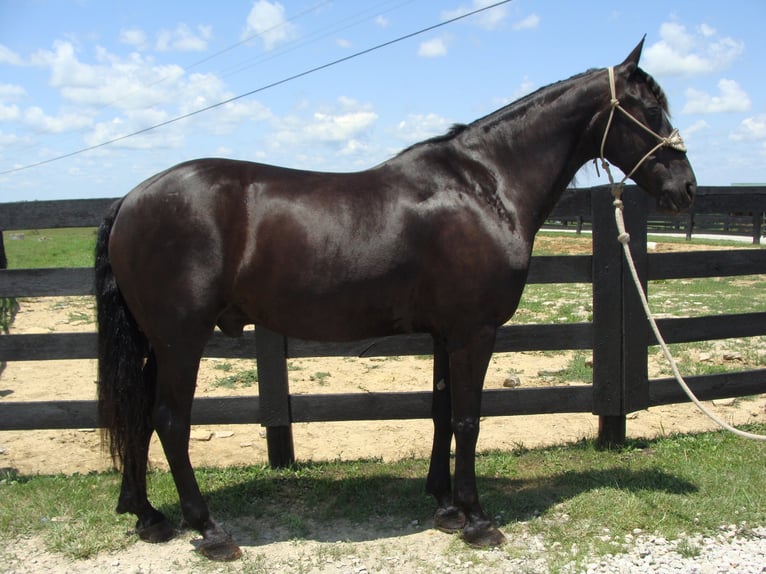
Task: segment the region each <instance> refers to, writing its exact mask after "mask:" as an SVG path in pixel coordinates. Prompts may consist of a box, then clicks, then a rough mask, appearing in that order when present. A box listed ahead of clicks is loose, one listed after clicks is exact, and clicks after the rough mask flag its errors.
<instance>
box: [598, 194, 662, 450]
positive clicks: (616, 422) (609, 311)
mask: <svg viewBox="0 0 766 574" xmlns="http://www.w3.org/2000/svg"><path fill="white" fill-rule="evenodd" d="M622 200H623V203H624V205H625V210H624V212H623V214H624V218H625V226H626V229H627V231H628V232H629V233H630V235H631V241H630V247H631V252H632V254H633V259H634V261H635V263H636V269H637V271H638V274H639V277H640V278H641V281H642V284H643V287H644V289H646V265H647V254H646V221H647V211H648V198H647V195H646V194H645V193H644V192H643V191H642V190H641V189H639V188H635V187H631V188H630V189H629V190H627V191H626V193H625V194H623V197H622ZM591 205H592V211H593V332H594V335H593V336H594V341H593V413H594V414H597V415H599V435H598V442H599V444H600V445H602V446H605V447H614V446H619V445H621V444H624V442H625V438H626V414H627V413H629V412H633V411H636V410H640V409H644V408H646V407H648V406H649V377H648V372H647V344H648V337H649V333H648V325H647V321H646V317H645V316H644V312H643V307H642V305H641V299H640V297H639V295H638V293H637V292H636V288H635V285H633V280H632V278H631V276H630V270H629V269H628V266H627V263H626V262H625V260H624V258H623V253H622V246H621V245H620V244H619V242H618V241H617V226H616V224H615V222H614V207H613V205H612V197H611V195H609V194H608V190H604V189H603V188H600V189H596V190H594V197H593V200H592V202H591Z"/></svg>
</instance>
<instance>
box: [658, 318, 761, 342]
mask: <svg viewBox="0 0 766 574" xmlns="http://www.w3.org/2000/svg"><path fill="white" fill-rule="evenodd" d="M657 327H659V329H660V333H661V334H662V337H663V339H665V342H666V343H692V342H697V341H710V340H715V339H731V338H733V337H758V336H760V335H766V311H763V312H758V313H746V314H741V315H706V316H704V317H683V318H674V319H657ZM648 336H649V338H650V339H649V344H650V345H658V344H659V343H658V342H657V340H656V339H655V337H654V333H653V332H651V331H649V332H648Z"/></svg>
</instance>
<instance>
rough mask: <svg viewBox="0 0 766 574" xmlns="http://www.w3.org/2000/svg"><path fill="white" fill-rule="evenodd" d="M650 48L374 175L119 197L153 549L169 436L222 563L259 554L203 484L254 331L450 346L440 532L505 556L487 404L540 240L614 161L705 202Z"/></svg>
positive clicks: (124, 340)
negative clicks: (214, 416) (234, 351)
mask: <svg viewBox="0 0 766 574" xmlns="http://www.w3.org/2000/svg"><path fill="white" fill-rule="evenodd" d="M642 45H643V41H642V42H641V43H640V44H639V45H638V46H637V47H636V48H635V49H634V50H633V52H632V53H631V54H630V56H628V58H627V59H626V60H625V61H624V62H623V63H622V64H620V65H619V66H616V67H614V68H610V69H603V68H602V69H597V70H591V71H588V72H585V73H583V74H580V75H578V76H575V77H572V78H570V79H568V80H565V81H562V82H558V83H556V84H553V85H550V86H548V87H545V88H543V89H540V90H538V91H537V92H535V93H533V94H531V95H529V96H526V97H524V98H523V99H521V100H519V101H517V102H515V103H513V104H510V105H508V106H506V107H504V108H502V109H500V110H497V111H496V112H494V113H492V114H490V115H488V116H486V117H484V118H482V119H479V120H477V121H475V122H473V123H472V124H469V125H461V126H456V127H454V128H453V129H452V130H451V131H450V132H449V133H448V134H446V135H444V136H441V137H437V138H433V139H430V140H427V141H424V142H422V143H420V144H417V145H414V146H412V147H410V148H408V149H406V150H405V151H403V152H401V153H400V154H399V155H397V156H395V157H393V158H392V159H390V160H388V161H386V162H384V163H382V164H380V165H378V166H376V167H373V168H372V169H369V170H367V171H362V172H358V173H343V174H341V173H317V172H308V171H298V170H292V169H285V168H281V167H274V166H270V165H262V164H257V163H250V162H244V161H233V160H227V159H199V160H194V161H190V162H187V163H183V164H181V165H178V166H176V167H172V168H170V169H168V170H167V171H164V172H162V173H160V174H157V175H155V176H154V177H152V178H150V179H148V180H147V181H145V182H143V183H142V184H140V185H139V186H138V187H136V188H135V189H134V190H133V191H131V192H130V193H129V194H128V195H127V196H125V197H124V198H123V199H122V200H121V201H119V202H118V203H117V204H116V205H115V207H114V208H113V209H112V211H111V212H110V213H109V214H108V215H107V217H106V218H105V220H104V222H103V224H102V226H101V228H100V231H99V237H98V246H97V248H96V296H97V303H98V305H97V306H98V326H99V374H98V393H99V412H100V417H101V423H102V425H103V427H104V428H105V429H106V430H105V432H106V433H107V434H108V437H109V445H110V448H111V452H112V455H113V457H114V459H115V461H116V462H117V463H119V464H121V467H122V471H123V481H122V489H121V492H120V497H119V503H118V506H117V511H118V512H121V513H122V512H132V513H133V514H135V515H136V516H137V517H138V522H137V525H136V528H137V531H138V535H139V536H140V537H141V538H142V539H143V540H147V541H150V542H160V541H164V540H167V539H169V538H171V537H172V536H173V535H174V529H173V528H172V527H171V526H170V525H169V524H168V522H167V520H166V519H165V517H164V516H163V515H162V514H161V513H160V512H159V511H157V510H156V509H154V508H153V507H152V506H151V504H150V503H149V501H148V499H147V493H146V464H147V451H148V446H149V439H150V436H151V434H152V432H154V431H156V432H157V434H158V435H159V438H160V440H161V442H162V446H163V448H164V451H165V455H166V457H167V459H168V462H169V463H170V468H171V471H172V473H173V478H174V480H175V484H176V487H177V489H178V494H179V497H180V501H181V507H182V510H183V517H184V521H185V523H186V524H187V525H188V526H190V527H193V528H195V529H196V530H198V531H199V532H200V533H201V534H202V536H203V541H202V543H201V548H200V549H201V551H202V552H203V554H205V555H207V556H208V557H210V558H212V559H218V560H229V559H234V558H237V557H238V556H239V555H240V550H239V548H238V547H237V545H236V544H235V543H234V542H233V541H232V539H231V537H230V536H229V535H228V534H227V533H226V532H225V531H224V530H223V529H222V528H221V527H220V526H218V525H217V524H216V523H215V522H214V521H213V519H212V518H211V516H210V514H209V512H208V507H207V505H206V503H205V501H204V500H203V497H202V494H201V493H200V490H199V487H198V486H197V482H196V479H195V477H194V471H193V469H192V466H191V463H190V461H189V456H188V443H189V425H190V414H191V408H192V399H193V396H194V388H195V381H196V376H197V370H198V366H199V362H200V357H201V356H202V352H203V349H204V348H205V344H206V342H207V341H208V339H209V337H210V336H211V333H212V332H213V329H214V328H215V326H216V325H217V326H218V327H219V328H220V329H221V330H222V331H223V332H224V333H226V334H228V335H231V336H239V335H241V334H242V329H243V326H244V325H246V324H256V325H263V326H264V327H267V328H268V329H271V330H274V331H277V332H279V333H283V334H285V335H288V336H292V337H299V338H302V339H313V340H318V341H344V340H353V339H361V338H367V337H377V336H383V335H390V334H394V333H411V332H421V333H430V334H431V335H432V337H433V341H434V377H433V382H434V390H433V421H434V428H435V431H434V440H433V451H432V454H431V465H430V469H429V472H428V478H427V482H426V489H427V491H428V492H429V493H430V494H432V495H433V496H434V497H435V498H436V503H437V510H436V515H435V523H436V526H437V527H438V528H439V529H441V530H445V531H448V532H457V531H460V532H462V536H463V538H464V539H465V540H466V541H467V542H468V543H470V544H474V545H497V544H500V543H502V542H503V540H504V537H503V534H502V533H501V532H500V531H499V530H498V529H497V528H496V527H495V526H494V525H493V524H492V521H491V520H490V518H489V517H488V516H487V514H485V512H484V511H483V510H482V507H481V505H480V504H479V496H478V493H477V489H476V477H475V471H474V459H475V449H476V441H477V438H478V435H479V409H480V403H481V394H482V386H483V382H484V375H485V372H486V369H487V365H488V362H489V360H490V356H491V354H492V349H493V345H494V341H495V332H496V329H497V327H498V326H500V325H502V324H503V323H505V322H506V321H507V320H508V319H509V318H510V317H511V316H512V315H513V313H514V311H515V310H516V307H517V305H518V303H519V299H520V297H521V293H522V290H523V289H524V283H525V281H526V277H527V269H528V266H529V260H530V254H531V252H532V244H533V241H534V237H535V233H536V232H537V231H538V229H539V228H540V226H541V225H542V223H543V221H544V220H545V219H546V216H547V215H548V214H549V213H550V211H551V210H552V209H553V206H554V205H555V204H556V202H557V201H558V199H559V197H560V196H561V194H562V192H563V191H564V189H565V188H566V186H567V184H568V183H569V182H570V181H571V180H572V178H573V177H574V175H575V173H576V171H577V170H578V168H580V166H582V165H583V164H584V163H585V162H587V161H589V160H591V159H594V158H596V157H599V156H604V157H605V158H606V159H608V160H609V161H611V162H613V163H614V164H615V165H617V166H619V167H620V168H621V169H622V170H623V171H624V172H625V173H629V172H631V169H632V168H634V166H636V165H637V164H640V165H638V167H637V168H636V169H635V170H634V171H632V178H633V179H634V180H635V181H636V183H638V185H640V186H641V187H642V188H643V189H644V190H646V191H647V192H648V193H650V194H652V195H653V196H655V197H656V198H657V201H658V203H659V205H660V207H663V208H665V209H667V210H670V211H678V210H680V209H682V208H684V207H687V206H688V205H689V204H690V203H691V201H692V198H693V195H694V191H695V186H696V183H695V177H694V173H693V171H692V168H691V166H690V165H689V162H688V160H687V158H686V154H685V153H684V149H683V147H682V145H673V144H672V143H668V142H665V143H667V145H665V143H663V142H664V140H668V141H670V140H671V139H672V140H673V142H674V143H678V140H680V138H678V137H677V135H673V132H672V128H671V125H670V123H669V120H668V115H667V111H668V110H667V102H666V99H665V96H664V94H663V93H662V91H661V90H660V88H659V86H658V85H657V84H656V83H655V82H654V80H653V79H652V78H651V77H650V76H649V75H647V74H646V72H644V71H643V70H641V69H640V68H639V67H638V60H639V57H640V54H641V48H642ZM611 70H613V72H614V80H613V82H612V83H613V88H612V89H611V90H610V81H609V76H610V75H611ZM608 72H609V73H608ZM618 102H619V103H618ZM616 108H619V109H621V110H622V111H623V112H628V113H629V114H630V116H631V117H628V115H627V114H615V113H614V110H615V109H616ZM647 127H648V128H651V129H646V128H647ZM607 132H608V134H607ZM669 134H670V136H671V137H670V138H669V137H668V135H669ZM658 138H659V139H660V143H659V144H658ZM602 140H603V143H602ZM453 435H454V437H455V441H456V452H455V478H454V484H452V483H451V480H450V443H451V440H452V436H453Z"/></svg>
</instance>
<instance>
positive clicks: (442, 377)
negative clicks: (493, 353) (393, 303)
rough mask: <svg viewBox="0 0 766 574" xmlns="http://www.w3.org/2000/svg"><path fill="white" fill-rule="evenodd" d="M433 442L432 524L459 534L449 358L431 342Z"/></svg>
mask: <svg viewBox="0 0 766 574" xmlns="http://www.w3.org/2000/svg"><path fill="white" fill-rule="evenodd" d="M431 417H432V418H433V421H434V442H433V447H432V449H431V464H430V467H429V469H428V478H427V480H426V492H428V494H431V495H433V497H434V498H435V499H436V504H437V507H436V513H435V514H434V524H435V526H436V528H438V529H439V530H441V531H443V532H450V533H452V532H460V531H461V530H462V529H463V527H464V526H465V515H464V514H463V512H462V511H461V510H460V509H459V508H458V507H457V506H455V504H454V502H453V501H452V482H451V480H450V447H451V446H452V421H451V418H452V401H451V400H450V376H449V355H448V354H447V350H446V348H445V347H444V344H443V343H442V342H441V341H439V340H437V339H436V338H434V388H433V402H432V404H431Z"/></svg>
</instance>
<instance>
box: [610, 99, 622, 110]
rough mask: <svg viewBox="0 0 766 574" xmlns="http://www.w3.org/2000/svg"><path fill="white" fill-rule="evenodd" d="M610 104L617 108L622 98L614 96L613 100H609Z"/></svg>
mask: <svg viewBox="0 0 766 574" xmlns="http://www.w3.org/2000/svg"><path fill="white" fill-rule="evenodd" d="M609 104H610V105H611V106H612V107H613V108H616V107H617V106H619V105H620V100H618V99H617V98H612V99H611V100H609Z"/></svg>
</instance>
